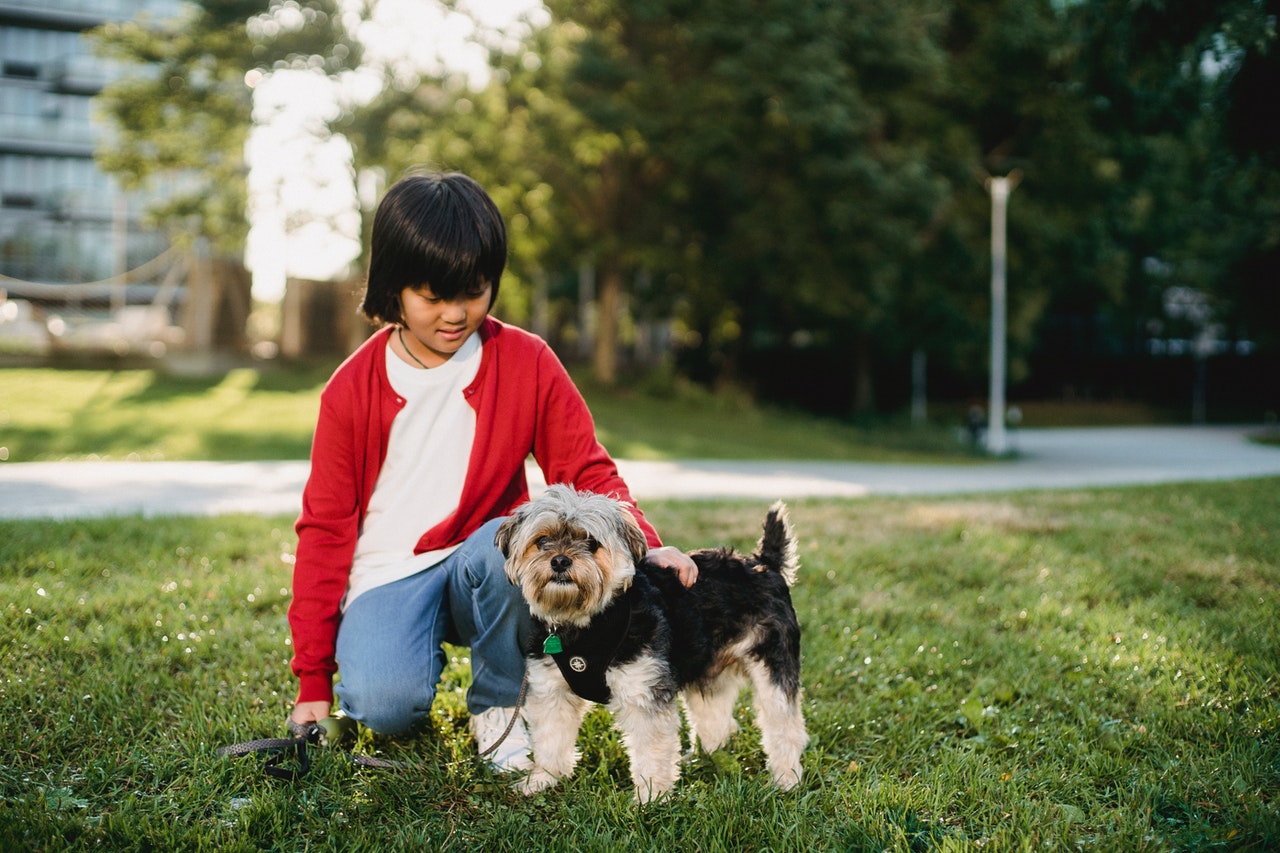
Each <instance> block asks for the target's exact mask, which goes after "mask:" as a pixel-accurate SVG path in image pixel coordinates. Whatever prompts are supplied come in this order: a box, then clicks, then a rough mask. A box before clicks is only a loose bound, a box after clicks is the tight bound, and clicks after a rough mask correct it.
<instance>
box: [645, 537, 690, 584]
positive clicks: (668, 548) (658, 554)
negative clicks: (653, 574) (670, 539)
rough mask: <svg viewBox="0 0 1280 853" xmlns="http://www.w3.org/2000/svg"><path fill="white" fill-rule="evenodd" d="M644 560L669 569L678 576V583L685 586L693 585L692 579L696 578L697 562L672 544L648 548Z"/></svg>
mask: <svg viewBox="0 0 1280 853" xmlns="http://www.w3.org/2000/svg"><path fill="white" fill-rule="evenodd" d="M645 561H646V562H649V563H653V564H654V565H655V566H662V568H664V569H671V570H672V571H674V572H675V573H676V576H677V577H679V578H680V583H682V584H683V585H685V586H693V583H694V581H696V580H697V579H698V564H697V563H695V562H694V561H693V558H692V557H690V556H689V555H688V554H686V553H685V552H684V551H681V550H680V549H679V548H676V547H675V546H673V545H663V546H662V547H661V548H650V549H649V553H648V554H646V555H645Z"/></svg>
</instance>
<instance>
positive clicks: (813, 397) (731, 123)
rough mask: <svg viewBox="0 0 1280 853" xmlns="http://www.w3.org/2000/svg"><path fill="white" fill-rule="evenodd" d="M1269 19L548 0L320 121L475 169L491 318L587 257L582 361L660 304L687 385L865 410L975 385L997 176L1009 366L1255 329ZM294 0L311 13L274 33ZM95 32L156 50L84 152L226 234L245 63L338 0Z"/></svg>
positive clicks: (289, 46)
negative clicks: (912, 376)
mask: <svg viewBox="0 0 1280 853" xmlns="http://www.w3.org/2000/svg"><path fill="white" fill-rule="evenodd" d="M446 5H448V6H449V7H450V8H464V7H465V4H454V3H452V2H450V3H447V4H446ZM1278 5H1280V0H1227V1H1226V2H1215V3H1209V2H1204V0H1030V2H1028V0H859V2H857V3H848V2H835V0H752V2H750V3H747V4H744V3H742V2H741V0H574V1H573V2H570V0H546V10H545V11H546V14H545V15H543V16H541V17H540V21H541V23H539V24H538V25H536V26H535V25H533V24H532V22H530V24H529V25H528V26H526V28H525V29H524V31H523V35H521V37H520V38H519V39H518V40H517V41H515V42H513V41H512V40H511V39H506V40H503V39H498V38H495V39H492V40H490V41H489V43H490V44H491V45H492V63H491V64H492V73H491V75H490V77H489V79H488V81H487V83H485V84H484V85H483V86H480V87H479V88H475V87H473V86H472V85H470V84H468V82H466V81H464V80H463V79H461V78H460V77H457V76H453V75H451V74H450V73H449V72H448V71H444V72H440V73H438V74H423V75H421V76H419V77H418V78H417V79H409V78H407V77H406V76H405V74H404V69H403V68H397V69H395V70H394V72H390V71H389V72H388V74H387V78H386V85H385V86H384V87H383V89H382V91H381V93H380V94H379V95H378V96H377V97H376V98H374V99H373V100H372V101H371V102H369V103H364V104H360V105H356V106H354V107H352V108H351V109H350V110H348V111H347V112H346V113H345V114H344V115H343V116H341V117H340V118H339V120H338V121H337V122H336V123H335V127H336V129H338V130H340V131H341V132H342V133H343V134H345V135H346V136H347V138H348V139H349V140H350V141H351V143H352V146H353V150H354V152H355V165H356V169H357V170H358V171H360V172H363V173H373V172H380V173H381V174H383V175H384V176H385V177H386V178H387V179H394V178H395V177H398V176H399V175H401V174H403V173H404V172H406V171H408V170H411V169H414V168H422V167H430V168H444V169H458V170H462V171H466V172H469V173H471V174H472V175H474V176H475V177H476V178H478V179H479V180H480V181H481V182H482V183H484V185H485V186H486V187H488V188H489V190H490V191H491V193H492V194H493V195H494V197H495V199H496V200H497V201H498V203H499V205H500V207H501V208H502V210H503V211H504V213H505V214H506V215H507V218H508V220H509V224H510V233H511V262H510V267H509V268H510V270H511V275H512V283H511V286H509V287H504V296H503V302H504V306H503V310H505V311H508V312H509V313H511V314H513V315H515V316H517V317H522V318H527V317H528V316H529V315H530V312H533V311H535V310H536V306H537V304H539V303H540V301H542V300H541V299H540V298H535V296H534V294H535V293H543V294H544V293H545V292H547V290H548V289H550V290H552V291H553V292H554V291H555V289H556V288H557V287H563V284H564V283H568V282H571V281H572V280H573V278H574V275H575V272H576V270H578V269H579V267H580V266H582V265H584V264H586V265H588V266H590V267H591V268H592V269H594V270H595V272H596V283H597V306H596V307H597V316H598V318H599V329H598V331H599V334H598V335H597V338H596V350H595V353H594V358H593V363H594V366H595V369H596V372H597V374H598V375H599V376H600V377H601V378H603V379H606V380H608V379H610V378H612V377H613V376H615V375H616V373H617V369H618V364H617V361H616V353H617V350H618V342H619V340H620V337H621V336H620V327H619V326H618V325H616V324H615V322H614V321H615V319H616V318H620V317H621V316H622V315H623V314H625V313H626V309H628V308H629V310H630V312H631V313H633V314H640V313H648V314H650V315H654V314H662V315H664V316H674V317H676V318H677V320H678V322H679V329H678V333H677V335H676V339H675V349H676V351H677V355H678V365H679V367H680V369H681V370H682V371H684V372H685V373H686V374H688V375H689V376H692V377H694V378H696V379H698V380H701V381H705V382H708V383H715V382H721V381H731V382H738V383H744V384H748V385H750V386H751V387H753V388H755V389H756V390H758V391H760V392H762V393H763V394H765V395H768V396H774V397H777V398H781V399H787V400H791V401H795V402H800V403H803V404H805V405H808V406H811V407H814V408H820V409H823V410H826V411H831V412H839V413H849V412H861V411H870V410H873V409H876V408H884V407H886V406H890V407H891V406H895V405H898V404H900V403H901V402H902V401H903V399H904V396H905V394H904V392H903V390H901V389H904V388H905V385H906V382H905V376H906V365H907V364H908V363H909V361H910V356H911V354H912V353H928V354H929V355H930V359H929V364H930V366H931V371H932V372H934V373H936V374H938V375H940V376H942V377H944V378H945V379H947V380H948V381H949V382H950V383H951V388H952V389H953V391H954V390H956V389H961V390H963V389H966V388H974V387H975V386H976V387H981V381H982V378H983V377H984V375H985V372H986V367H987V365H986V359H987V352H986V347H987V322H988V310H989V308H988V279H989V274H990V260H989V245H990V243H989V241H990V232H989V222H990V219H989V217H990V200H989V198H988V195H987V190H986V184H985V181H986V179H987V178H988V177H989V176H993V175H1006V174H1016V175H1017V176H1018V179H1019V183H1018V185H1017V190H1016V192H1015V193H1014V195H1013V197H1012V199H1011V202H1010V218H1009V250H1010V254H1009V266H1008V269H1009V279H1010V317H1009V334H1010V354H1011V357H1012V364H1011V377H1012V379H1013V380H1014V381H1015V382H1019V381H1023V380H1024V379H1027V378H1028V377H1030V376H1032V375H1033V374H1034V373H1035V372H1036V371H1039V372H1040V373H1041V374H1046V373H1054V371H1056V370H1058V368H1057V367H1055V365H1056V364H1060V363H1063V362H1064V361H1065V362H1068V363H1070V364H1072V365H1079V364H1082V363H1083V362H1084V361H1086V360H1087V358H1086V356H1097V355H1098V354H1099V353H1104V352H1105V353H1118V354H1121V355H1127V356H1129V357H1133V356H1136V355H1138V354H1141V353H1142V352H1143V351H1144V347H1145V346H1146V345H1147V343H1148V342H1149V341H1148V339H1149V338H1150V337H1151V336H1152V335H1158V334H1169V333H1171V331H1170V329H1169V328H1164V329H1163V330H1162V329H1161V328H1160V323H1162V322H1167V321H1169V320H1170V317H1169V316H1168V312H1167V311H1166V310H1165V307H1164V306H1165V303H1166V302H1168V300H1167V299H1166V295H1167V293H1168V292H1169V291H1170V290H1171V289H1176V288H1181V289H1182V290H1184V291H1188V292H1191V291H1194V292H1195V293H1197V294H1200V296H1198V297H1197V298H1198V299H1202V300H1203V301H1204V303H1205V304H1206V305H1209V306H1210V307H1211V308H1212V312H1213V316H1214V317H1215V318H1217V321H1219V322H1221V323H1222V324H1223V328H1224V329H1225V330H1226V331H1225V334H1227V335H1228V336H1234V337H1236V338H1245V337H1247V338H1249V339H1250V340H1253V341H1256V342H1258V343H1259V344H1260V345H1262V346H1263V347H1264V348H1265V347H1271V348H1273V349H1276V348H1280V311H1278V310H1276V308H1277V307H1278V306H1277V297H1276V292H1277V287H1276V281H1277V280H1278V279H1280V275H1277V266H1278V265H1280V204H1278V203H1277V201H1276V200H1277V198H1280V162H1278V160H1280V155H1278V154H1277V152H1278V151H1280V129H1278V128H1280V120H1278V118H1277V107H1276V99H1275V98H1274V97H1273V93H1274V91H1276V88H1277V83H1280V79H1278V77H1280V59H1278V58H1277V45H1276V20H1277V14H1278V11H1280V10H1278V9H1277V6H1278ZM298 14H301V15H304V16H307V15H310V16H312V17H311V20H312V21H313V23H317V24H318V25H317V26H310V27H304V28H302V29H298V30H289V29H288V28H287V27H285V26H283V20H284V18H288V17H290V16H294V17H296V15H298ZM282 16H283V17H282ZM270 21H275V22H276V23H277V24H278V26H276V27H275V28H274V29H273V28H272V27H269V26H267V25H266V23H265V22H270ZM269 30H272V31H271V32H268V31H269ZM268 36H270V37H268ZM102 38H103V41H104V44H105V45H107V48H108V49H109V50H112V51H115V53H116V55H120V56H126V57H130V58H132V59H134V60H144V61H148V62H151V63H153V64H155V65H156V66H157V67H159V68H160V69H161V71H160V73H158V74H157V75H155V76H154V77H153V78H148V79H147V80H140V81H134V82H132V83H128V84H121V86H120V87H119V88H117V89H114V90H112V91H110V92H108V97H107V103H108V104H109V105H110V107H111V111H112V112H113V114H114V115H116V117H117V120H118V122H119V124H120V126H121V128H122V135H121V137H120V140H119V144H118V145H116V146H114V147H113V149H112V151H110V152H109V153H107V154H106V155H105V160H106V162H108V163H109V164H111V165H112V166H113V168H115V169H116V170H117V171H119V172H120V173H122V174H124V175H127V176H130V177H132V178H134V179H136V180H143V179H147V178H150V177H152V176H154V175H156V174H160V173H165V174H171V173H175V172H181V173H183V174H187V175H192V174H200V175H202V176H203V180H204V183H202V184H200V185H199V186H196V185H192V188H193V189H195V190H196V192H194V193H191V194H188V195H178V196H174V200H173V203H172V204H171V207H170V213H171V214H174V213H194V212H197V211H198V212H199V214H200V216H202V217H203V221H204V223H205V227H206V229H207V230H210V231H217V232H219V233H225V234H233V235H234V234H235V233H236V230H235V224H234V222H233V221H232V220H236V218H237V213H238V210H239V208H238V207H237V205H238V204H239V203H240V202H239V201H237V197H236V196H235V193H236V192H240V193H241V194H242V192H243V190H242V186H243V182H242V177H243V174H242V169H243V163H242V161H240V160H239V159H238V153H237V152H239V151H240V146H241V144H242V142H243V133H244V130H245V128H246V127H247V118H246V116H247V115H248V104H249V100H248V93H247V91H246V90H245V87H244V86H243V82H242V81H243V74H244V71H245V69H250V68H256V69H261V70H268V69H271V68H274V67H280V66H281V65H288V64H291V63H292V64H299V63H302V64H309V63H315V64H317V65H318V66H319V67H320V68H321V70H324V71H326V72H328V73H333V72H335V71H339V70H341V69H342V68H345V67H348V66H350V65H352V64H354V63H355V62H356V61H357V58H358V56H359V48H358V45H356V44H355V43H354V42H353V40H352V39H351V38H350V37H349V35H348V33H347V32H346V30H345V29H344V28H342V27H341V26H340V19H339V18H338V17H337V16H336V14H335V9H334V7H333V6H332V5H331V4H325V3H297V2H292V0H290V2H283V3H280V2H272V3H271V5H270V9H269V11H268V12H267V13H265V14H263V13H262V9H261V4H251V3H236V4H223V3H212V2H206V3H203V4H200V5H199V6H198V7H197V14H196V17H195V18H193V19H192V20H191V21H188V22H186V23H185V24H184V25H183V27H182V28H180V29H178V30H172V31H170V32H169V33H168V34H167V35H166V36H165V37H164V38H156V36H155V33H154V32H153V31H149V30H147V29H145V28H141V27H128V26H125V27H120V28H117V29H114V30H108V31H106V32H105V33H104V34H103V36H102ZM322 43H328V44H332V45H335V46H336V47H334V48H324V47H321V46H320V45H321V44H322ZM339 48H340V49H339ZM315 57H326V58H325V59H323V60H316V59H315ZM197 140H199V141H203V143H204V144H196V141H197ZM566 289H571V288H566ZM1175 292H1182V291H1175ZM1050 368H1052V369H1050ZM1055 375H1056V374H1055ZM1065 375H1066V374H1065V371H1064V372H1063V376H1064V377H1065ZM886 380H887V381H886ZM1062 381H1063V382H1064V384H1065V383H1066V382H1067V379H1066V378H1063V380H1062ZM1073 381H1074V380H1073ZM1041 387H1042V388H1045V387H1048V385H1047V384H1045V383H1043V382H1042V384H1041ZM1119 390H1120V391H1123V390H1125V389H1123V388H1120V389H1119ZM1129 390H1133V389H1129Z"/></svg>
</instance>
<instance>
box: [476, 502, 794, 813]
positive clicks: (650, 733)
mask: <svg viewBox="0 0 1280 853" xmlns="http://www.w3.org/2000/svg"><path fill="white" fill-rule="evenodd" d="M497 543H498V546H499V547H500V548H501V549H502V553H503V554H504V555H505V556H506V558H507V575H508V576H509V577H510V578H511V581H512V583H515V584H518V585H519V586H520V588H521V590H522V592H523V593H524V597H525V599H526V601H527V602H528V603H529V609H530V612H531V613H532V614H533V621H534V635H535V636H534V645H533V648H532V649H531V650H530V652H529V661H528V667H529V695H528V699H527V702H526V706H525V717H526V719H527V720H528V723H529V732H530V737H531V738H532V741H533V760H534V768H533V770H532V771H531V772H530V774H529V775H528V776H527V777H526V778H525V779H524V780H522V781H521V782H520V784H519V787H520V789H521V790H523V791H524V792H525V793H534V792H536V791H540V790H543V789H545V788H548V787H550V786H552V785H554V784H556V782H557V781H559V780H560V779H562V778H564V777H566V776H568V775H569V774H570V773H572V772H573V768H574V765H575V764H576V763H577V760H578V755H577V752H576V750H575V742H576V740H577V735H578V730H579V728H580V726H581V723H582V719H583V716H584V715H585V714H586V712H587V709H588V708H589V707H590V703H591V702H598V703H601V704H603V705H606V706H607V707H608V708H609V711H610V712H611V714H612V716H613V721H614V724H615V725H616V726H617V727H618V729H619V730H620V731H621V732H622V737H623V743H624V744H625V746H626V749H627V753H628V755H629V757H630V760H631V777H632V780H633V781H634V783H635V794H636V798H637V799H638V800H640V801H641V802H648V801H649V800H652V799H654V798H656V797H660V796H662V795H664V794H666V793H668V792H669V791H671V789H672V788H673V787H674V785H675V783H676V780H677V779H678V778H679V776H680V718H679V712H678V711H677V707H676V704H677V703H676V697H677V696H680V697H682V698H683V700H684V706H685V712H686V715H687V718H688V721H689V726H690V729H691V730H692V732H693V735H694V737H695V738H696V740H697V742H698V743H699V744H700V745H701V746H702V748H703V749H705V750H706V751H708V752H711V751H714V750H716V749H719V748H720V747H722V746H724V744H725V743H726V742H727V741H728V739H729V737H730V735H732V734H733V733H734V731H735V730H736V729H737V724H736V723H735V722H734V718H733V710H734V705H735V703H736V701H737V697H738V692H739V690H740V689H741V688H742V686H743V685H744V683H745V682H746V680H748V679H749V680H750V682H751V685H752V688H753V697H754V704H755V711H756V722H757V724H758V725H759V727H760V731H761V735H762V742H763V746H764V752H765V755H766V757H767V758H768V764H769V771H770V773H771V774H772V776H773V781H774V782H775V783H776V784H777V785H778V786H779V787H781V788H791V787H792V786H794V785H795V784H797V783H798V782H799V781H800V776H801V767H800V753H801V752H802V751H803V750H804V748H805V745H806V744H807V743H808V741H809V737H808V735H807V734H806V732H805V727H804V716H803V714H802V712H801V708H800V701H801V694H800V627H799V624H798V623H797V620H796V614H795V609H794V608H793V607H792V605H791V595H790V592H789V590H788V586H789V585H790V584H792V583H794V581H795V577H796V570H797V558H796V548H795V539H794V536H793V534H792V531H791V525H790V522H789V521H788V519H787V511H786V507H785V506H784V505H783V504H782V502H781V501H779V502H778V503H776V504H774V506H773V507H772V508H771V509H770V510H769V513H768V516H767V517H766V519H765V522H764V534H763V536H762V537H761V539H760V543H759V546H758V547H757V549H756V553H755V554H753V555H751V556H741V555H738V554H736V553H734V552H733V551H731V550H728V549H707V550H702V551H694V552H691V554H690V556H692V557H693V559H694V561H695V562H696V563H697V565H698V572H699V574H698V581H697V582H696V583H695V584H694V585H693V586H691V587H689V588H685V587H683V586H682V585H681V584H680V582H679V580H678V579H677V578H676V576H675V573H673V572H671V571H668V570H665V569H659V568H654V567H649V566H646V565H645V564H644V562H643V558H644V555H645V553H646V551H647V548H648V546H647V544H646V542H645V538H644V535H643V534H642V533H641V531H640V528H639V526H638V525H637V524H636V521H635V519H634V518H633V517H632V515H631V513H630V512H628V511H627V508H626V506H625V505H623V504H622V503H620V502H618V501H616V500H613V499H612V498H608V497H604V496H602V495H596V494H590V493H586V492H577V491H574V490H573V489H572V488H569V487H567V486H552V487H551V488H550V489H548V490H547V491H546V492H545V493H544V494H543V495H541V496H540V497H538V498H537V499H536V500H534V501H531V502H529V503H527V504H524V505H523V506H522V507H520V508H519V509H518V510H517V511H516V512H515V514H514V515H512V516H510V517H509V518H508V519H507V520H506V521H505V522H503V524H502V525H501V527H500V528H499V529H498V533H497Z"/></svg>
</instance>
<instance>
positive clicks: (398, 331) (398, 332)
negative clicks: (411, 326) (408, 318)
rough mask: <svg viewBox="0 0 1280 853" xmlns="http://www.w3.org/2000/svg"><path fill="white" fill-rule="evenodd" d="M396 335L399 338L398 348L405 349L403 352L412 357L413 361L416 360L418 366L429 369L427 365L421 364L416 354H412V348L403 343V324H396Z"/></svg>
mask: <svg viewBox="0 0 1280 853" xmlns="http://www.w3.org/2000/svg"><path fill="white" fill-rule="evenodd" d="M396 335H397V336H398V337H399V338H400V348H401V349H402V350H404V351H405V353H406V354H407V355H408V356H409V358H411V359H413V360H414V361H416V362H418V367H421V368H422V369H423V370H430V369H431V368H429V367H427V366H426V365H425V364H423V363H422V359H420V358H418V357H417V356H416V355H414V354H413V350H411V349H409V347H408V345H407V344H405V342H404V326H396Z"/></svg>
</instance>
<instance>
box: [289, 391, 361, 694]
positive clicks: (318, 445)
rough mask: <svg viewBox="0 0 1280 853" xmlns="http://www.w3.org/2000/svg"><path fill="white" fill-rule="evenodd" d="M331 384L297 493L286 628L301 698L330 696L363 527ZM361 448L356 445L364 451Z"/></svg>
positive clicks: (349, 434) (345, 428) (346, 429)
mask: <svg viewBox="0 0 1280 853" xmlns="http://www.w3.org/2000/svg"><path fill="white" fill-rule="evenodd" d="M343 396H344V395H343V394H342V393H340V391H339V390H338V389H337V388H335V387H334V386H333V385H331V386H330V387H327V388H326V389H325V391H324V393H323V394H322V395H321V398H320V415H319V418H318V419H317V422H316V432H315V438H314V440H313V442H312V445H311V474H310V476H309V477H308V479H307V485H306V488H305V489H304V490H303V493H302V514H301V515H300V516H299V518H298V522H297V525H296V530H297V534H298V552H297V555H296V559H295V562H294V567H293V601H292V602H291V603H290V605H289V628H290V630H291V632H292V636H293V660H292V661H291V667H292V669H293V673H294V675H296V676H297V677H298V699H297V701H299V702H312V701H323V700H326V699H328V700H332V699H333V674H334V672H336V671H337V668H338V665H337V662H336V661H335V659H334V648H335V645H336V642H337V636H338V621H339V618H340V616H341V606H342V596H343V595H345V594H346V589H347V580H348V577H349V576H350V574H351V561H352V558H353V556H354V554H355V547H356V538H357V536H358V533H359V526H360V490H359V487H358V478H357V465H358V462H357V460H359V459H360V458H362V456H363V454H362V453H359V452H357V448H355V447H354V446H353V445H354V442H355V440H356V438H355V437H356V436H357V435H360V434H361V433H362V432H363V430H355V429H353V424H352V423H351V418H352V412H353V408H355V407H353V406H351V405H348V404H347V403H345V402H344V401H343ZM362 449H363V448H361V450H362Z"/></svg>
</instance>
